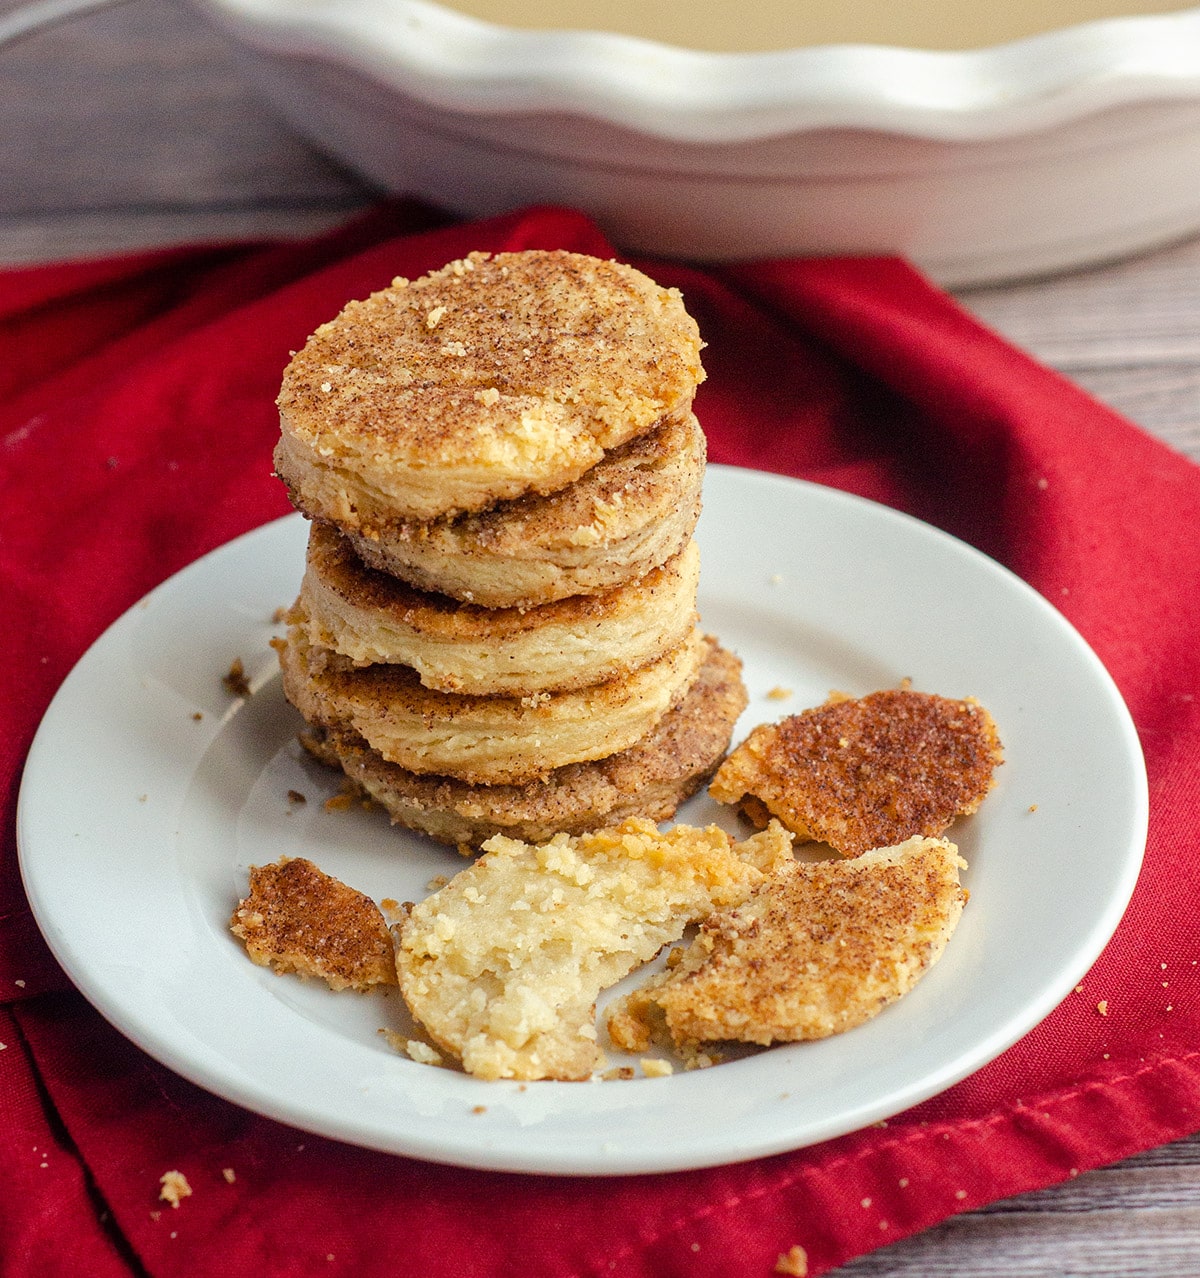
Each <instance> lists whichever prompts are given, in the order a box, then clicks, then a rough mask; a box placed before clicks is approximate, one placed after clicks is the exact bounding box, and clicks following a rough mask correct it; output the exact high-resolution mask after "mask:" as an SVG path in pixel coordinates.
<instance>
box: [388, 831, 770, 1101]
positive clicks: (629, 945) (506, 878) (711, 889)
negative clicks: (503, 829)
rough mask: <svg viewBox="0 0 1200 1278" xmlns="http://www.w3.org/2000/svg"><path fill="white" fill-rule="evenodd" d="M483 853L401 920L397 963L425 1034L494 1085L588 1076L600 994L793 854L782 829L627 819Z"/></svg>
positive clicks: (487, 847) (502, 844)
mask: <svg viewBox="0 0 1200 1278" xmlns="http://www.w3.org/2000/svg"><path fill="white" fill-rule="evenodd" d="M483 847H484V852H485V855H484V856H483V857H481V858H480V859H479V860H478V861H476V862H475V863H474V864H473V865H471V866H470V867H469V868H467V869H465V870H462V871H461V872H460V873H459V874H457V875H455V876H454V878H453V879H452V880H451V881H450V882H449V883H448V884H447V885H446V886H445V887H444V888H442V889H441V890H440V891H438V892H436V893H434V894H433V895H432V896H430V897H427V898H426V899H425V900H424V901H422V902H421V903H420V904H419V905H417V906H415V907H414V908H413V909H412V911H411V913H410V914H409V916H408V917H407V918H406V919H405V920H404V921H403V922H402V923H401V924H399V925H398V927H397V932H398V944H397V948H396V964H397V969H398V972H399V977H400V987H401V990H402V991H403V993H404V997H405V1000H406V1001H407V1003H408V1006H409V1009H410V1010H411V1011H412V1013H413V1015H414V1016H415V1017H416V1018H417V1020H418V1021H420V1022H421V1024H422V1025H423V1026H424V1028H425V1029H426V1031H427V1032H428V1034H429V1036H430V1038H431V1039H432V1040H433V1041H434V1042H435V1043H437V1044H438V1046H439V1047H442V1048H444V1049H445V1050H446V1051H448V1052H452V1053H453V1054H454V1055H455V1056H456V1057H458V1058H459V1059H460V1060H461V1061H462V1064H463V1067H464V1068H465V1069H466V1070H467V1071H468V1072H469V1073H472V1074H475V1075H477V1076H479V1077H481V1078H488V1079H495V1078H518V1079H540V1078H555V1079H583V1078H587V1077H588V1076H589V1074H590V1073H591V1072H592V1070H593V1069H594V1068H595V1067H596V1065H597V1063H598V1060H599V1052H598V1049H597V1045H596V1028H595V1024H594V1017H595V1002H596V998H597V996H598V995H599V993H600V992H601V990H603V989H606V988H607V987H608V986H610V985H613V984H615V983H616V982H617V981H619V980H620V979H621V978H622V977H623V976H625V975H626V974H627V973H629V972H630V971H632V970H633V969H634V968H635V967H636V966H638V964H640V963H644V962H647V961H648V960H649V959H651V958H653V957H654V955H655V954H657V953H658V951H659V950H660V949H661V948H662V947H663V946H664V945H667V944H669V943H670V942H672V941H675V940H678V939H679V938H680V937H681V936H682V935H683V931H684V929H685V927H687V925H688V924H689V923H693V922H695V921H697V920H699V919H702V918H704V917H705V916H706V915H708V914H709V913H710V911H712V910H713V909H714V908H716V907H718V906H730V905H736V904H738V903H739V902H741V901H743V900H744V899H745V898H746V896H747V895H748V894H749V893H750V892H751V890H752V889H753V888H754V887H756V886H757V885H758V884H760V883H762V882H764V881H765V879H766V877H767V875H768V874H770V873H771V872H772V871H773V870H775V869H776V868H777V867H778V866H780V865H782V864H784V863H785V862H787V861H790V859H791V836H790V835H788V833H787V832H786V831H785V830H784V829H783V828H782V826H780V825H778V824H777V823H774V824H772V825H771V826H770V827H769V828H768V829H767V830H765V831H763V832H762V833H760V834H757V835H755V836H754V837H753V838H750V839H747V840H746V841H745V842H743V843H740V844H739V843H734V841H733V840H732V839H731V838H730V836H729V835H727V834H726V833H725V832H724V831H723V830H720V829H718V828H717V827H715V826H712V827H709V828H708V829H696V828H694V827H690V826H676V827H675V828H673V829H671V830H668V831H666V832H665V833H659V831H658V830H657V829H656V827H655V826H654V825H653V824H652V823H651V822H649V821H645V820H641V819H631V820H628V821H626V822H624V823H622V824H621V825H619V826H616V827H614V828H612V829H608V830H599V831H595V832H593V833H590V834H583V835H580V836H577V837H574V838H572V837H570V836H568V835H565V834H560V835H556V836H555V837H554V838H553V839H551V840H550V841H549V842H548V843H544V844H542V845H540V846H534V845H531V844H528V843H522V842H520V841H519V840H516V839H510V838H506V837H504V836H501V835H497V836H495V837H493V838H491V839H489V840H488V841H487V842H486V843H485V844H484V845H483Z"/></svg>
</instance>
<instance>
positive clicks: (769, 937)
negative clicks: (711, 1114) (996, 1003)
mask: <svg viewBox="0 0 1200 1278" xmlns="http://www.w3.org/2000/svg"><path fill="white" fill-rule="evenodd" d="M965 864H966V863H965V862H964V861H963V860H962V859H961V858H960V857H959V855H958V849H957V848H956V847H955V846H954V844H953V843H950V842H948V841H947V840H945V839H923V838H914V839H909V840H907V841H906V842H904V843H902V844H900V845H899V846H897V847H891V848H877V849H874V850H873V851H870V852H866V853H864V854H863V855H862V856H858V857H855V858H853V859H852V860H840V861H833V860H831V861H820V862H816V863H813V864H805V863H802V862H799V861H793V860H789V861H787V862H786V863H785V864H783V865H782V866H781V867H780V868H779V869H778V870H777V871H776V872H775V873H774V874H773V875H772V876H771V877H770V879H769V880H767V881H766V882H765V883H763V884H762V885H761V886H760V887H758V888H756V889H755V890H754V891H753V893H752V894H751V895H750V897H749V899H748V900H747V901H746V902H745V903H744V904H743V905H740V906H737V907H735V908H732V909H722V910H718V911H716V912H715V913H714V914H712V915H711V916H710V917H709V918H708V919H707V920H705V921H704V922H703V923H702V924H701V926H700V932H699V935H698V936H697V938H696V940H695V941H694V942H693V943H692V945H691V946H690V948H688V949H687V950H686V951H684V954H683V958H682V960H681V961H680V962H678V963H677V964H675V965H674V966H673V967H669V968H668V970H667V971H665V972H663V973H661V974H659V975H657V976H653V977H651V978H650V979H649V981H647V982H646V983H645V984H644V985H643V986H641V988H640V989H637V990H635V991H634V992H633V993H632V994H630V995H628V996H626V998H625V999H623V1000H622V1001H621V1002H620V1003H619V1004H618V1005H617V1006H616V1007H615V1008H614V1009H613V1010H612V1012H611V1013H610V1015H609V1018H608V1029H609V1034H610V1036H611V1038H612V1040H613V1042H614V1044H616V1046H617V1047H619V1048H622V1049H623V1050H625V1051H632V1052H643V1051H645V1050H646V1048H647V1047H648V1046H649V1044H650V1043H651V1041H652V1040H655V1039H659V1040H666V1041H669V1042H670V1044H671V1045H672V1046H674V1047H675V1048H677V1049H679V1050H681V1051H683V1052H684V1053H685V1054H686V1053H687V1052H688V1051H689V1050H691V1049H694V1048H695V1046H696V1045H697V1044H699V1043H710V1042H720V1041H731V1042H743V1043H757V1044H761V1045H763V1046H765V1045H767V1044H769V1043H777V1042H794V1041H797V1040H801V1039H817V1038H827V1037H829V1036H830V1035H832V1034H840V1033H842V1032H843V1031H844V1030H848V1029H852V1028H853V1027H854V1026H856V1025H860V1024H862V1023H863V1022H864V1021H867V1020H869V1019H870V1018H871V1017H873V1016H875V1015H876V1013H878V1012H880V1011H882V1009H883V1008H884V1007H886V1006H887V1005H888V1004H889V1003H892V1002H894V1001H895V1000H896V999H898V998H900V997H901V996H902V995H904V994H905V993H907V992H908V991H909V990H910V989H912V987H913V986H914V985H915V984H916V983H917V981H918V980H919V979H920V978H921V976H922V975H923V974H924V973H925V972H926V971H928V970H929V968H930V967H932V966H933V964H934V963H935V962H937V960H938V958H939V957H940V956H941V954H942V951H943V950H944V949H945V946H946V942H947V941H948V940H949V938H950V935H951V933H952V932H953V931H954V928H955V926H956V924H957V923H958V920H959V917H960V915H961V913H962V908H963V903H964V902H965V900H966V896H967V894H966V892H965V891H964V890H963V888H962V887H961V886H960V884H959V878H958V872H959V869H960V868H963V867H965Z"/></svg>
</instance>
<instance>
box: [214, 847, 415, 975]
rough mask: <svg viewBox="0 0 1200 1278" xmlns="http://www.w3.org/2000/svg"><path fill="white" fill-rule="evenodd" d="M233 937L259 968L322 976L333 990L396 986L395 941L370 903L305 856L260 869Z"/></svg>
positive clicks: (237, 914)
mask: <svg viewBox="0 0 1200 1278" xmlns="http://www.w3.org/2000/svg"><path fill="white" fill-rule="evenodd" d="M229 930H230V931H231V932H232V933H233V934H234V936H236V937H238V938H239V939H240V940H241V941H242V942H243V943H244V944H245V946H246V953H247V954H249V955H250V957H251V958H252V959H253V960H254V962H255V963H258V964H260V965H261V966H263V967H271V968H274V969H275V971H276V972H280V973H283V972H295V973H296V974H297V975H299V976H303V977H309V976H317V977H320V979H321V980H323V981H325V982H326V983H327V984H328V985H329V986H330V988H331V989H335V990H343V989H355V990H369V989H371V988H372V987H373V986H376V985H395V984H396V962H395V956H394V952H393V948H392V937H391V933H390V932H389V931H388V927H387V924H386V923H385V922H384V919H383V915H382V914H381V913H380V911H379V907H378V906H377V905H376V904H375V902H374V901H372V900H371V898H370V897H368V896H364V895H363V894H362V893H361V892H357V891H355V890H354V888H351V887H347V886H346V884H344V883H342V882H340V881H339V880H338V879H335V878H333V877H332V876H331V875H328V874H325V873H324V872H323V871H321V870H319V869H318V868H317V867H316V866H315V865H314V864H313V863H312V862H311V861H308V860H305V859H304V858H303V857H295V858H289V857H281V858H280V859H279V860H278V861H276V862H275V863H274V864H273V865H263V866H252V867H251V869H250V894H249V896H247V897H245V898H244V899H243V900H241V901H239V902H238V907H237V909H236V910H235V911H234V913H233V917H232V918H231V919H230V921H229Z"/></svg>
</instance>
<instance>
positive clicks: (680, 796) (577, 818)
mask: <svg viewBox="0 0 1200 1278" xmlns="http://www.w3.org/2000/svg"><path fill="white" fill-rule="evenodd" d="M746 701H747V698H746V689H745V686H744V685H743V683H742V678H741V662H740V661H739V660H738V659H737V657H735V656H734V655H733V654H732V653H729V652H726V651H725V649H723V648H721V647H720V646H719V645H718V644H716V643H715V642H713V643H711V644H710V647H709V651H708V655H707V657H706V658H705V661H704V664H703V666H701V668H700V673H699V675H698V676H697V678H696V681H695V683H693V684H692V686H691V688H690V689H689V690H688V693H687V695H686V696H685V697H684V698H683V699H682V700H681V701H680V702H679V703H678V705H675V706H673V707H672V708H671V709H670V710H668V711H667V713H666V714H665V715H664V716H663V717H662V718H661V719H660V720H659V721H658V723H657V724H656V725H655V727H654V728H653V729H652V730H651V731H650V732H649V733H648V734H647V735H646V736H645V737H643V738H642V739H641V740H640V741H638V742H637V743H636V744H634V745H632V746H630V747H629V749H627V750H622V751H620V752H618V753H617V754H613V755H609V757H608V758H605V759H597V760H595V761H593V762H590V763H572V764H568V765H567V766H565V767H562V768H557V769H556V770H555V771H553V772H551V773H550V774H549V775H548V776H547V777H546V778H545V779H544V780H538V781H530V782H526V783H525V784H522V785H470V784H468V783H467V782H465V781H458V780H455V779H454V778H452V777H444V776H421V775H419V774H417V773H415V772H410V771H408V770H407V769H405V768H401V767H399V766H398V765H397V764H394V763H388V761H387V760H386V759H384V758H383V756H382V755H381V754H380V753H379V752H378V751H377V750H372V749H371V747H370V746H368V745H367V743H366V742H365V741H364V740H363V739H362V737H360V736H358V735H357V734H355V733H350V732H340V731H336V730H322V729H316V730H313V731H309V732H306V733H305V734H304V735H303V738H302V739H303V741H304V744H305V746H306V747H307V748H308V749H309V750H310V752H311V753H312V754H314V755H315V756H316V757H317V758H319V759H320V760H321V761H322V762H323V763H327V764H330V765H331V766H333V767H338V768H341V769H342V770H343V771H344V772H345V773H346V775H347V776H348V777H349V778H350V779H351V780H352V781H354V782H356V783H357V784H358V785H359V786H361V787H362V789H363V790H364V791H365V792H366V793H367V794H369V795H370V796H371V798H372V799H374V800H375V801H376V802H377V803H379V804H380V805H381V806H382V807H383V808H385V809H386V810H387V812H388V813H389V814H390V815H391V818H392V820H393V821H394V822H395V823H396V824H398V825H404V826H407V827H408V828H409V829H413V830H419V831H421V832H423V833H425V834H428V835H430V836H432V837H433V838H435V839H437V840H439V841H440V842H442V843H449V844H452V845H454V846H456V847H460V848H463V849H466V850H470V849H472V848H476V847H478V846H479V845H480V844H481V843H483V842H484V841H485V840H486V839H489V838H491V836H492V835H493V834H507V835H510V836H511V837H513V838H517V839H524V840H526V841H527V842H539V841H541V840H543V839H548V838H550V837H551V836H552V835H555V834H558V833H561V832H566V833H568V834H582V833H583V832H584V831H585V830H594V829H596V828H598V827H599V826H602V825H614V824H616V823H617V822H619V821H623V820H625V819H626V818H627V817H643V818H646V819H648V820H651V821H666V820H669V819H670V818H671V817H673V816H674V815H675V810H676V809H677V808H678V807H679V805H680V804H681V803H683V802H684V801H685V800H686V799H689V798H690V797H691V796H692V795H693V794H695V792H696V791H697V790H698V789H699V788H700V787H701V786H702V785H703V784H704V782H705V780H706V779H707V778H708V777H709V776H710V775H711V774H712V772H713V770H714V769H715V768H716V767H717V765H718V763H720V761H721V759H722V757H723V756H724V754H725V751H726V750H727V749H728V748H729V739H730V736H731V735H732V733H733V727H734V724H735V723H736V722H737V719H738V716H739V715H740V714H741V713H742V711H743V710H744V709H745V708H746Z"/></svg>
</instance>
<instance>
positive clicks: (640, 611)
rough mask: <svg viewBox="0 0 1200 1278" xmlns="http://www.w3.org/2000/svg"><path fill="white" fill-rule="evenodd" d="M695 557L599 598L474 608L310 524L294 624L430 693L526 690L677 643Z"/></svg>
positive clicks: (692, 614) (684, 556)
mask: <svg viewBox="0 0 1200 1278" xmlns="http://www.w3.org/2000/svg"><path fill="white" fill-rule="evenodd" d="M699 576H700V552H699V550H698V549H697V547H696V545H695V543H694V542H689V543H688V545H687V547H685V549H684V550H683V551H682V552H681V553H680V554H679V555H677V556H676V557H675V559H673V560H672V561H671V562H670V563H668V564H664V565H663V566H662V567H661V568H655V569H653V570H652V571H651V572H649V573H647V574H646V576H644V577H642V578H641V579H640V580H638V581H634V582H632V583H630V584H629V585H626V586H620V587H617V588H616V589H615V590H611V591H606V592H604V593H603V594H596V595H579V596H573V597H571V598H569V599H563V600H559V601H557V602H555V603H549V604H542V605H540V606H538V607H534V608H523V609H519V608H480V607H477V606H475V605H471V604H463V603H458V602H457V601H455V600H452V599H449V598H447V597H446V596H445V595H434V594H430V593H427V592H423V591H419V590H416V589H414V588H413V587H411V586H407V585H405V584H404V583H403V582H400V581H397V580H396V578H394V577H389V576H388V575H386V574H385V573H380V572H377V571H375V570H374V569H371V568H367V567H365V566H364V565H363V564H362V561H361V560H360V559H359V558H358V557H357V555H355V553H354V552H353V550H352V549H351V548H350V545H349V543H348V542H347V541H346V539H345V538H344V537H341V536H340V535H339V534H338V533H337V532H336V531H334V530H333V528H332V527H331V526H330V525H328V524H314V525H313V527H312V530H311V532H310V535H309V542H308V563H307V569H306V571H305V575H304V580H303V583H302V584H301V588H300V608H299V610H297V612H296V614H295V619H296V621H297V622H298V623H299V624H302V625H303V626H304V629H305V633H306V635H307V638H308V641H309V643H310V644H311V645H312V646H313V647H317V648H329V649H331V650H333V651H334V652H336V653H338V654H340V655H341V656H343V657H346V658H347V659H349V660H350V661H351V662H352V663H353V664H354V665H356V666H367V665H372V664H376V663H384V664H401V665H407V666H411V667H412V668H413V669H414V670H415V671H416V672H417V675H418V677H419V678H420V680H421V682H422V684H424V686H425V687H427V688H433V689H436V690H437V691H439V692H460V693H465V694H467V695H470V696H494V695H501V696H517V697H525V696H532V695H533V694H535V693H539V692H557V691H564V690H568V689H577V688H586V687H589V686H591V685H593V684H599V683H605V682H607V681H608V680H610V679H614V678H617V677H618V676H620V675H624V674H628V673H630V672H631V671H633V670H636V669H638V668H639V667H641V666H644V665H646V664H647V663H649V662H651V661H656V660H658V658H659V657H661V656H662V655H663V654H664V653H666V652H667V651H669V650H670V649H672V648H675V647H677V646H678V645H679V644H680V643H682V642H683V641H684V639H686V638H687V636H688V635H689V634H690V633H691V631H692V629H693V628H694V626H695V624H696V586H697V582H698V580H699Z"/></svg>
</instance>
